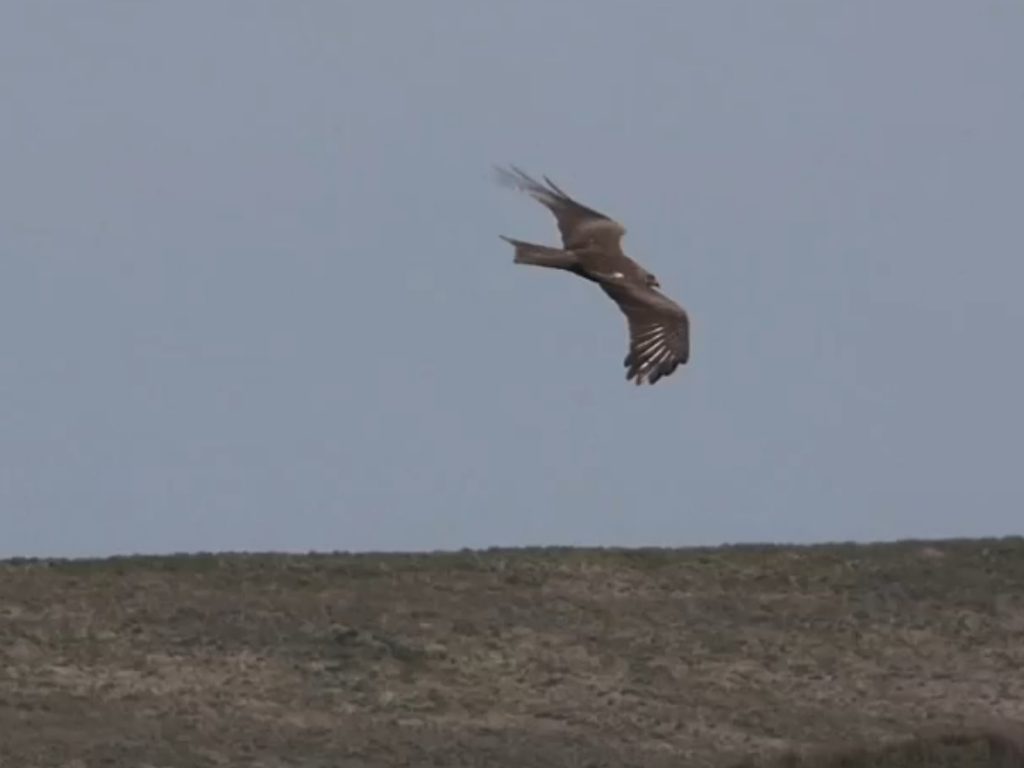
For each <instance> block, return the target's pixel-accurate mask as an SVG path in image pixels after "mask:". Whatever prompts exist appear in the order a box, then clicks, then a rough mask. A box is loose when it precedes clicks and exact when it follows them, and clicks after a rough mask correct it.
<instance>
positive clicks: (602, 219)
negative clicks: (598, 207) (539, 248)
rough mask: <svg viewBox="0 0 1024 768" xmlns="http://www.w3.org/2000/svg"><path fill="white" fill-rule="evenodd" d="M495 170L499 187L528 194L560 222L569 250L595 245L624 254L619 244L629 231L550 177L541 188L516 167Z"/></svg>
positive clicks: (537, 182) (534, 180)
mask: <svg viewBox="0 0 1024 768" xmlns="http://www.w3.org/2000/svg"><path fill="white" fill-rule="evenodd" d="M495 170H496V172H497V176H498V181H499V182H500V183H502V184H504V185H506V186H510V187H514V188H515V189H518V190H521V191H523V192H526V193H527V194H528V195H530V197H532V198H533V199H534V200H536V201H537V202H539V203H542V204H544V205H545V206H547V208H548V209H549V210H550V211H551V213H553V214H554V215H555V219H556V220H557V221H558V230H559V232H561V233H562V243H563V245H564V246H565V248H566V249H567V250H572V249H577V248H583V247H586V246H595V245H596V246H598V247H599V248H602V249H606V250H609V251H611V252H616V251H617V252H620V253H621V246H620V241H621V240H622V236H623V235H625V234H626V228H625V227H623V226H622V225H621V224H620V223H619V222H617V221H615V220H614V219H611V218H609V217H608V216H605V215H604V214H603V213H601V212H599V211H595V210H594V209H593V208H588V207H587V206H585V205H582V204H581V203H578V202H576V201H575V200H573V199H572V198H571V197H569V195H567V194H566V193H565V192H564V191H563V190H562V189H560V188H559V187H558V185H557V184H555V183H554V182H553V181H551V179H549V178H548V177H547V176H545V177H544V181H545V184H541V183H540V182H539V181H537V180H536V179H533V178H531V177H530V176H528V175H527V174H526V173H524V172H523V171H521V170H520V169H519V168H516V167H515V166H514V165H513V166H510V167H509V168H495Z"/></svg>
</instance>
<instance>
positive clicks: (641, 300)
mask: <svg viewBox="0 0 1024 768" xmlns="http://www.w3.org/2000/svg"><path fill="white" fill-rule="evenodd" d="M601 287H602V288H603V289H604V291H605V293H607V294H608V296H610V297H611V298H612V300H613V301H615V303H616V304H618V305H619V309H621V310H622V313H623V314H624V315H625V316H626V322H627V324H628V326H629V353H628V354H627V355H626V359H625V360H623V361H622V364H623V366H624V367H625V368H626V379H628V380H635V382H636V383H637V384H642V383H643V382H644V380H645V379H646V380H647V383H648V384H654V383H655V382H657V381H658V380H659V379H661V378H663V377H665V376H669V375H671V374H672V373H673V372H674V371H675V370H676V368H678V367H679V366H680V365H685V364H686V363H687V361H688V360H689V359H690V318H689V315H687V313H686V310H685V309H683V308H682V307H681V306H679V305H678V304H676V303H675V302H674V301H672V300H671V299H670V298H668V297H667V296H665V295H663V294H661V293H659V292H658V291H656V290H654V289H652V288H647V287H646V286H639V285H636V284H633V283H627V282H605V283H602V285H601Z"/></svg>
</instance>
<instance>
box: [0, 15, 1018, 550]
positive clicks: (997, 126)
mask: <svg viewBox="0 0 1024 768" xmlns="http://www.w3.org/2000/svg"><path fill="white" fill-rule="evenodd" d="M1022 40H1024V4H1022V3H1020V2H1016V1H1015V0H1014V1H1011V0H1004V1H1002V2H982V1H980V0H974V1H972V2H962V1H961V0H955V1H954V0H948V1H945V2H942V1H939V0H916V1H913V2H911V1H910V0H905V1H903V2H896V3H893V2H857V3H853V2H839V0H835V1H833V2H811V1H810V0H805V1H802V2H796V1H795V0H780V1H779V2H772V3H755V2H722V1H721V0H707V1H706V2H692V1H687V2H680V1H678V0H672V1H670V0H660V1H656V0H650V1H649V2H636V3H624V2H611V1H605V2H597V0H577V1H575V2H569V1H557V0H529V1H526V2H518V3H503V4H498V3H494V4H488V3H486V2H480V1H479V0H462V1H461V2H456V1H455V0H443V1H442V0H438V2H432V3H425V2H423V3H414V2H402V3H399V2H393V3H389V2H354V1H352V2H344V1H338V2H302V3H296V2H291V3H284V2H256V0H247V1H246V2H211V1H210V0H194V1H192V0H188V1H186V0H174V2H113V1H109V0H108V1H104V0H92V2H89V3H79V2H46V3H43V2H37V1H36V0H21V1H20V2H18V1H15V2H6V3H3V5H2V6H0V556H11V555H86V554H113V553H129V552H168V551H182V550H222V549H232V550H241V549H250V550H251V549H259V550H268V549H273V550H306V549H318V550H333V549H343V550H361V549H387V550H395V549H401V550H421V549H436V548H443V549H454V548H460V547H464V546H471V547H479V546H490V545H503V546H508V545H526V544H580V545H583V544H602V545H627V546H634V545H649V544H654V545H673V546H675V545H690V544H708V543H711V544H713V543H720V542H738V541H747V542H749V541H797V542H807V541H814V540H836V539H857V540H865V539H890V538H897V537H937V536H960V535H964V536H978V535H1002V534H1008V533H1022V532H1024V445H1022V437H1021V436H1022V432H1024V408H1022V405H1021V399H1022V393H1024V309H1022V307H1021V304H1020V302H1019V300H1018V297H1019V294H1020V292H1021V290H1022V283H1024V207H1022V206H1024V139H1022V138H1021V137H1024V78H1022V73H1024V44H1022V42H1021V41H1022ZM495 162H502V163H503V162H514V163H517V164H519V165H521V166H523V167H524V168H526V169H527V170H529V171H531V172H534V173H536V174H541V173H544V174H548V175H550V176H552V177H553V178H554V179H555V180H556V181H557V182H558V183H559V184H560V185H561V186H563V187H564V188H566V189H567V191H569V192H570V193H572V194H574V195H576V196H578V197H579V198H580V199H582V200H583V201H584V202H586V203H587V204H589V205H591V206H593V207H596V208H598V209H599V210H602V211H604V212H606V213H608V214H610V215H612V216H614V217H616V218H618V219H619V220H621V221H622V222H623V223H624V224H625V225H626V226H627V228H628V230H629V232H628V234H627V236H626V239H625V241H624V244H625V246H626V248H627V252H629V253H630V254H631V255H633V256H634V257H636V258H638V259H639V260H640V261H641V262H642V263H644V265H645V266H647V267H648V268H649V269H650V270H651V271H652V272H654V273H655V274H656V275H658V277H659V278H660V280H661V283H662V285H663V287H664V290H665V291H666V292H667V293H668V294H669V295H671V296H673V297H675V298H677V299H678V300H679V301H681V302H682V303H683V304H684V305H685V306H686V307H687V308H688V309H689V311H690V313H691V317H692V322H693V342H692V344H693V353H692V358H691V363H690V365H688V366H686V368H684V369H680V370H678V371H677V372H676V373H675V374H673V375H672V376H671V377H669V378H667V379H663V380H662V381H661V382H659V383H658V384H657V385H656V386H654V387H643V388H636V387H634V386H633V385H631V384H627V382H626V381H625V378H624V369H623V368H622V367H621V365H622V358H623V357H624V355H625V352H626V338H627V337H626V327H625V320H624V318H623V317H622V316H621V315H620V314H619V311H618V309H617V308H616V307H615V305H614V304H612V303H611V302H610V301H609V300H608V299H607V298H605V296H604V295H603V294H602V293H601V292H600V291H599V290H597V289H596V288H595V287H594V286H592V285H590V284H588V283H586V282H585V281H582V280H579V279H577V278H574V277H572V276H570V275H563V274H558V273H553V272H548V271H543V270H539V269H531V268H527V267H521V266H516V265H513V264H512V255H511V252H510V249H509V247H508V246H506V245H505V244H504V243H502V242H501V241H500V240H499V239H498V235H499V234H508V235H513V236H517V237H521V238H525V239H533V240H539V241H542V242H557V236H556V231H555V229H554V223H553V220H552V219H551V218H550V216H549V215H548V214H547V212H546V211H545V210H544V209H543V208H542V207H540V206H539V205H537V204H536V203H533V202H532V201H530V200H529V199H528V198H526V197H525V196H523V195H520V194H517V193H515V192H512V191H509V190H506V189H503V188H501V187H498V186H496V185H495V184H494V183H493V180H492V178H491V175H490V173H491V171H490V168H491V165H492V164H493V163H495Z"/></svg>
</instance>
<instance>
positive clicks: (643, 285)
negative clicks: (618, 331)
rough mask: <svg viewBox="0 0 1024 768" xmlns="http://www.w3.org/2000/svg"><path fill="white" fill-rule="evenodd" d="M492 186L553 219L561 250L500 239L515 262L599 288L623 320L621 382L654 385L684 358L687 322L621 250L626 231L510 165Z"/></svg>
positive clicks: (686, 356) (499, 171) (552, 185)
mask: <svg viewBox="0 0 1024 768" xmlns="http://www.w3.org/2000/svg"><path fill="white" fill-rule="evenodd" d="M496 171H497V174H498V181H499V182H500V183H501V184H503V185H505V186H510V187H514V188H516V189H519V190H521V191H523V192H526V193H527V194H528V195H530V197H532V198H533V199H534V200H536V201H538V202H539V203H542V204H544V205H545V206H547V208H548V209H549V210H550V211H551V213H553V214H554V216H555V220H556V221H557V222H558V229H559V231H560V232H561V233H562V247H561V248H550V247H548V246H545V245H535V244H534V243H527V242H524V241H522V240H515V239H513V238H511V237H505V236H504V235H500V237H501V239H502V240H504V241H506V242H508V243H511V244H512V245H513V246H515V259H514V261H515V263H516V264H531V265H534V266H538V267H550V268H552V269H563V270H566V271H568V272H572V273H574V274H576V275H579V276H580V277H584V278H586V279H587V280H591V281H593V282H595V283H597V284H598V285H600V286H601V288H602V290H604V292H605V293H606V294H608V296H609V297H611V299H612V300H613V301H615V303H616V304H618V305H619V309H621V310H622V312H623V313H624V314H625V315H626V321H627V324H628V326H629V354H628V355H626V359H625V360H624V361H623V365H624V366H625V367H626V379H627V380H630V379H635V380H636V383H637V384H642V383H643V381H644V379H645V378H646V380H647V382H648V383H649V384H654V383H655V382H656V381H658V379H660V378H662V377H663V376H668V375H670V374H671V373H672V372H673V371H675V369H676V368H677V367H678V366H680V365H684V364H685V363H686V361H687V360H689V358H690V318H689V316H688V315H687V313H686V310H685V309H683V308H682V307H681V306H679V305H678V304H676V303H675V302H674V301H672V299H670V298H668V297H667V296H665V295H663V294H662V293H661V292H660V291H658V290H657V289H658V288H660V287H661V286H660V284H659V283H658V279H657V278H656V277H655V276H654V275H652V274H651V273H650V272H648V271H647V270H646V269H644V268H643V267H641V266H640V265H639V264H637V263H636V262H635V261H633V260H632V259H631V258H629V257H628V256H627V255H626V254H625V253H623V251H622V245H621V241H622V237H623V235H625V234H626V228H625V227H623V226H622V225H621V224H619V223H618V222H617V221H614V220H613V219H611V218H609V217H608V216H605V215H604V214H603V213H600V212H598V211H595V210H594V209H593V208H588V207H587V206H585V205H582V204H580V203H578V202H577V201H575V200H573V199H572V198H571V197H569V195H568V194H566V193H565V192H564V191H563V190H562V189H561V188H559V187H558V185H557V184H555V183H554V182H553V181H551V179H549V178H548V177H547V176H544V177H543V178H544V181H545V183H546V184H541V183H540V182H538V181H536V180H535V179H532V178H530V177H529V176H528V175H526V174H525V173H523V171H521V170H519V169H518V168H516V167H515V166H511V167H510V168H508V169H506V168H496Z"/></svg>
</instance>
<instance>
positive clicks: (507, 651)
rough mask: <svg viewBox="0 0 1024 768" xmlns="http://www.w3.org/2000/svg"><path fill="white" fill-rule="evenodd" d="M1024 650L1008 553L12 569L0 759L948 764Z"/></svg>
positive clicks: (1012, 695) (1022, 585) (1003, 709)
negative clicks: (924, 732) (867, 747)
mask: <svg viewBox="0 0 1024 768" xmlns="http://www.w3.org/2000/svg"><path fill="white" fill-rule="evenodd" d="M1022 638H1024V540H1022V539H1019V538H1015V539H1003V540H987V541H948V542H928V543H921V542H902V543H897V544H887V545H873V546H853V545H832V546H818V547H809V548H795V547H755V546H751V547H730V548H719V549H701V550H642V551H639V550H631V551H617V550H572V549H551V550H517V551H488V552H462V553H454V554H438V555H429V556H413V555H309V556H287V555H196V556H179V557H163V558H119V559H111V560H103V561H45V562H43V561H8V562H6V563H0V765H2V766H4V767H6V766H8V765H11V766H18V768H30V767H31V766H59V765H75V766H92V765H108V766H125V767H127V766H133V767H135V766H143V765H145V766H228V765H231V766H236V765H245V766H254V767H255V766H285V765H287V766H311V767H312V766H324V767H326V766H353V767H355V766H391V765H394V766H399V765H401V766H406V765H415V766H418V765H443V766H461V765H465V766H474V768H477V767H482V766H491V765H493V766H531V768H540V767H542V766H580V767H582V766H593V767H595V768H596V767H598V766H627V765H628V766H655V767H656V766H710V765H736V764H738V763H740V762H743V761H746V762H745V764H750V765H753V764H758V765H762V764H765V761H773V762H775V763H776V764H780V765H793V766H797V765H799V766H810V765H821V766H838V765H859V766H865V765H887V766H890V765H891V766H893V768H902V766H910V765H925V764H928V765H961V766H965V768H966V766H972V765H983V764H984V765H990V764H997V763H993V760H1003V759H1004V758H1003V757H1002V756H1000V755H1001V753H998V750H997V749H996V750H995V751H993V750H994V747H993V745H996V746H998V744H999V743H1003V742H999V741H998V738H997V737H996V736H995V735H993V734H1000V733H1002V734H1009V733H1012V730H1011V728H1012V727H1011V726H1006V727H1002V730H993V729H989V730H988V731H978V730H970V729H971V728H973V724H974V723H976V722H978V721H979V720H986V721H987V720H990V719H992V718H997V719H999V720H1001V721H1007V722H1024V673H1022V672H1021V670H1022V669H1024V640H1022ZM922 729H931V731H930V732H931V733H932V734H933V735H931V736H927V737H921V736H919V734H920V732H921V730H922ZM965 729H968V730H965ZM934 734H940V735H941V738H939V737H938V736H935V735H934ZM985 734H988V735H985ZM1007 738H1009V737H1007ZM907 739H910V740H909V741H907ZM958 739H959V742H958V741H957V740H958ZM894 740H895V741H894ZM947 742H957V743H947ZM864 743H868V744H872V745H874V746H873V747H872V749H871V750H868V751H865V749H864V748H862V747H857V746H842V747H841V749H840V746H841V745H851V744H853V745H856V744H864ZM1006 743H1007V744H1012V743H1014V742H1013V741H1012V739H1011V740H1010V741H1006ZM830 745H831V746H830ZM879 745H881V746H879ZM1004 751H1005V750H1004ZM1006 754H1008V755H1010V756H1011V757H1008V758H1006V759H1007V760H1010V759H1012V756H1013V755H1014V754H1016V756H1017V758H1016V759H1017V760H1018V763H1017V764H1018V765H1019V764H1020V754H1021V751H1020V750H1018V752H1016V753H1014V752H1013V751H1012V750H1010V751H1008V752H1006ZM993 755H995V756H994V757H993ZM914 760H917V762H914ZM986 760H987V761H988V762H985V761H986ZM972 761H973V762H972ZM1011 764H1012V763H1007V765H1011Z"/></svg>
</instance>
